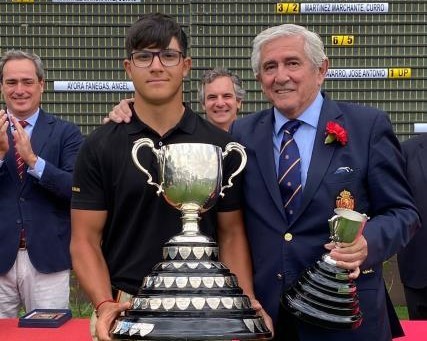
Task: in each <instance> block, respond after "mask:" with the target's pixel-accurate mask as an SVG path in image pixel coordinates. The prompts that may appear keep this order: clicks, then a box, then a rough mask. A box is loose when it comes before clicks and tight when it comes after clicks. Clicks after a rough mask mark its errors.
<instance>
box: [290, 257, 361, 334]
mask: <svg viewBox="0 0 427 341" xmlns="http://www.w3.org/2000/svg"><path fill="white" fill-rule="evenodd" d="M348 274H349V272H348V270H344V269H340V268H338V267H336V266H334V265H331V264H329V263H327V262H325V261H324V260H319V261H317V262H316V264H315V265H314V266H313V267H311V268H309V269H308V270H306V271H305V273H304V274H303V275H302V276H301V277H300V279H299V280H298V281H297V283H296V284H295V285H294V286H292V287H291V288H290V289H288V290H287V291H285V293H284V294H283V296H282V305H283V307H284V308H285V309H286V310H287V311H289V312H290V313H291V314H292V315H294V316H295V317H297V318H298V319H300V320H302V321H305V322H308V323H310V324H313V325H316V326H319V327H323V328H327V329H355V328H357V327H359V326H360V324H361V323H362V312H361V311H360V308H359V298H358V296H357V292H356V286H355V284H354V281H353V280H351V279H349V278H348Z"/></svg>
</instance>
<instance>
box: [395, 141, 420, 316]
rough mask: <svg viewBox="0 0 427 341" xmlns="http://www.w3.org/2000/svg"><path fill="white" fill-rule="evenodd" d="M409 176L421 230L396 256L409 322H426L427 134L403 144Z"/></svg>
mask: <svg viewBox="0 0 427 341" xmlns="http://www.w3.org/2000/svg"><path fill="white" fill-rule="evenodd" d="M402 148H403V156H404V157H405V160H406V168H405V169H406V175H407V177H408V181H409V185H410V186H411V189H412V193H413V195H414V200H415V205H416V206H417V208H418V210H419V212H420V215H421V221H422V223H423V226H422V228H421V229H420V230H419V231H418V232H417V234H416V235H415V237H414V238H413V239H412V240H411V241H410V242H409V244H408V245H407V246H406V247H405V248H404V249H403V250H402V251H401V252H400V253H399V254H398V255H397V260H398V263H399V271H400V278H401V280H402V283H403V286H404V290H405V297H406V304H407V306H408V312H409V318H410V319H411V320H427V262H426V259H427V196H426V190H427V133H424V134H421V135H419V136H415V137H413V138H411V139H409V140H406V141H404V142H403V143H402Z"/></svg>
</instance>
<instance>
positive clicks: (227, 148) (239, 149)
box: [219, 142, 248, 197]
mask: <svg viewBox="0 0 427 341" xmlns="http://www.w3.org/2000/svg"><path fill="white" fill-rule="evenodd" d="M233 150H235V151H236V152H238V153H239V154H240V156H241V158H242V160H241V162H240V166H239V168H237V170H236V171H234V172H233V174H231V176H230V178H229V179H228V183H227V185H225V186H222V187H221V192H220V193H219V195H220V196H221V197H223V196H224V189H227V188H230V187H232V186H233V182H232V181H231V180H232V179H233V178H234V177H235V176H236V175H237V174H239V173H240V172H241V171H242V170H243V168H245V166H246V161H247V159H248V158H247V156H246V152H245V147H243V146H242V145H241V144H239V143H237V142H230V143H228V144H227V145H226V146H225V151H224V152H223V153H222V158H223V159H224V158H225V157H226V156H227V155H228V153H229V152H231V151H233Z"/></svg>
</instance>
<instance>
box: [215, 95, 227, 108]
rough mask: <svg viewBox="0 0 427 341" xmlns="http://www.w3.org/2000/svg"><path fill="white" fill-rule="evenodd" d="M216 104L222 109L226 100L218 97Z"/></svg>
mask: <svg viewBox="0 0 427 341" xmlns="http://www.w3.org/2000/svg"><path fill="white" fill-rule="evenodd" d="M215 104H216V106H217V107H222V106H223V105H224V104H225V101H224V98H223V97H222V96H218V97H217V99H216V103H215Z"/></svg>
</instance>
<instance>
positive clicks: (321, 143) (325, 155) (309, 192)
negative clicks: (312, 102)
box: [294, 97, 345, 221]
mask: <svg viewBox="0 0 427 341" xmlns="http://www.w3.org/2000/svg"><path fill="white" fill-rule="evenodd" d="M340 116H342V113H341V112H340V111H339V109H338V107H337V106H336V105H335V103H334V102H333V101H331V100H329V99H328V98H327V97H325V100H324V103H323V106H322V110H321V112H320V117H319V123H318V125H317V131H316V137H315V140H314V146H313V153H312V156H311V161H310V166H309V168H308V174H307V181H306V184H305V188H304V191H303V193H302V202H301V207H300V209H299V211H298V214H297V217H296V219H295V220H294V221H296V220H297V218H298V216H300V215H301V214H302V212H304V210H305V208H306V207H307V206H308V204H309V203H310V201H311V199H312V198H313V196H314V194H315V193H316V191H317V189H318V187H319V186H320V184H321V182H322V180H323V178H324V177H325V173H326V171H327V169H328V166H329V164H330V162H331V159H332V156H333V154H334V151H335V148H337V147H338V148H339V145H338V144H337V143H333V144H325V137H326V136H325V131H326V123H327V122H329V121H336V122H338V123H340V124H341V125H343V123H342V122H340V119H339V118H340ZM344 128H345V127H344Z"/></svg>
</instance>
